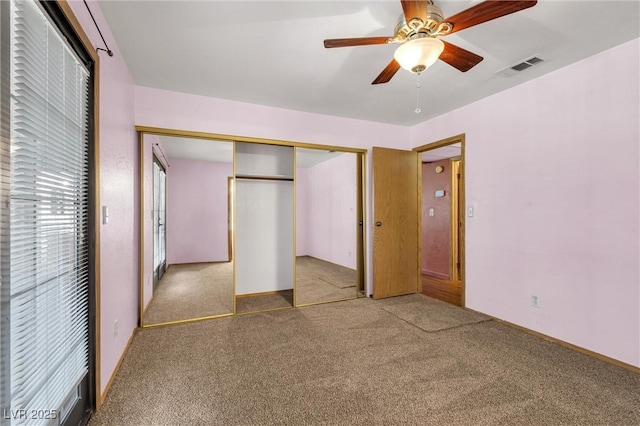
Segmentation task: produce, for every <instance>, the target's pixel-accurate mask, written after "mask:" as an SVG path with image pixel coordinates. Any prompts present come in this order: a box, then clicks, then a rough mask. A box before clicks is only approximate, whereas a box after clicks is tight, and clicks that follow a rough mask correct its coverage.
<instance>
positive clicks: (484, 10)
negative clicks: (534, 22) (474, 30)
mask: <svg viewBox="0 0 640 426" xmlns="http://www.w3.org/2000/svg"><path fill="white" fill-rule="evenodd" d="M536 3H537V1H535V0H532V1H511V0H489V1H485V2H482V3H479V4H477V5H475V6H473V7H470V8H469V9H467V10H464V11H462V12H460V13H458V14H456V15H453V16H452V17H450V18H447V19H445V21H446V22H449V23H451V24H453V29H452V30H451V32H450V33H449V34H453V33H455V32H456V31H460V30H464V29H465V28H469V27H473V26H474V25H478V24H482V23H483V22H487V21H491V20H492V19H496V18H500V17H502V16H505V15H509V14H511V13H515V12H519V11H521V10H523V9H527V8H529V7H532V6H535V4H536Z"/></svg>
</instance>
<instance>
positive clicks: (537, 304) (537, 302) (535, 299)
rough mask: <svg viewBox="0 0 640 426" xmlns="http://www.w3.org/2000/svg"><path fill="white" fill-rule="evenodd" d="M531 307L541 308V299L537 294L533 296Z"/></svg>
mask: <svg viewBox="0 0 640 426" xmlns="http://www.w3.org/2000/svg"><path fill="white" fill-rule="evenodd" d="M531 306H533V307H534V308H539V307H540V299H539V298H538V296H537V295H535V294H532V295H531Z"/></svg>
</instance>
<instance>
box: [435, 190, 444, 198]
mask: <svg viewBox="0 0 640 426" xmlns="http://www.w3.org/2000/svg"><path fill="white" fill-rule="evenodd" d="M444 196H445V192H444V189H438V190H437V191H436V197H437V198H440V197H444Z"/></svg>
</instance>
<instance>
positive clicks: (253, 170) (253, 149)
mask: <svg viewBox="0 0 640 426" xmlns="http://www.w3.org/2000/svg"><path fill="white" fill-rule="evenodd" d="M236 174H237V175H251V176H270V177H275V176H281V177H289V178H293V147H291V146H278V145H267V144H260V143H246V142H236Z"/></svg>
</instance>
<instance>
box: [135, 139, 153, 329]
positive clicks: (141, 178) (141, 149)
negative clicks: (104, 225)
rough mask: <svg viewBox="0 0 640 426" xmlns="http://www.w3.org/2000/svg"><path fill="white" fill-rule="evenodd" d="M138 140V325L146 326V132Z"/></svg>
mask: <svg viewBox="0 0 640 426" xmlns="http://www.w3.org/2000/svg"><path fill="white" fill-rule="evenodd" d="M138 140H139V153H140V155H139V157H140V170H139V172H140V176H139V182H140V194H139V197H140V212H139V215H140V218H139V221H140V226H139V228H140V229H139V232H140V235H139V237H140V243H139V246H140V253H138V256H139V258H140V260H139V262H138V263H139V265H140V267H139V269H140V282H139V287H140V290H139V292H138V297H139V299H140V309H139V312H138V325H139V326H140V327H143V326H144V311H145V306H144V268H145V266H146V265H145V255H144V253H145V249H146V248H145V244H144V230H145V227H144V215H145V208H146V206H145V204H144V190H145V189H144V163H145V158H144V134H142V133H138ZM151 155H153V147H151Z"/></svg>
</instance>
